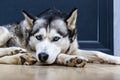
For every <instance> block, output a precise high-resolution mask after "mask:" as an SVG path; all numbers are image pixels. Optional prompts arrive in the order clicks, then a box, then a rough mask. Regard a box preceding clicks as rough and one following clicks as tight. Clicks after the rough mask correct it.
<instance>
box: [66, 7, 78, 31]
mask: <svg viewBox="0 0 120 80" xmlns="http://www.w3.org/2000/svg"><path fill="white" fill-rule="evenodd" d="M77 12H78V9H77V8H75V9H74V10H73V11H72V12H71V13H70V14H69V16H68V18H67V20H66V21H67V25H68V28H69V29H70V30H73V29H75V26H76V20H77Z"/></svg>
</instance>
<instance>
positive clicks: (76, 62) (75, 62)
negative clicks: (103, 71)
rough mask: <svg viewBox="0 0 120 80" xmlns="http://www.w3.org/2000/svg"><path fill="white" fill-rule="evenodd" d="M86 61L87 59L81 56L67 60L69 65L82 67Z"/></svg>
mask: <svg viewBox="0 0 120 80" xmlns="http://www.w3.org/2000/svg"><path fill="white" fill-rule="evenodd" d="M86 63H87V60H85V59H84V58H79V57H74V58H70V59H69V60H67V61H66V65H67V66H72V67H80V68H82V67H84V66H85V65H86Z"/></svg>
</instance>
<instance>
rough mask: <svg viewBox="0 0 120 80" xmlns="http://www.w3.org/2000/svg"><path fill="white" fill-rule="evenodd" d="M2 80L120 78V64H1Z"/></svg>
mask: <svg viewBox="0 0 120 80" xmlns="http://www.w3.org/2000/svg"><path fill="white" fill-rule="evenodd" d="M0 80H120V65H107V64H87V65H86V67H85V68H75V67H65V66H38V65H34V66H25V65H4V64H0Z"/></svg>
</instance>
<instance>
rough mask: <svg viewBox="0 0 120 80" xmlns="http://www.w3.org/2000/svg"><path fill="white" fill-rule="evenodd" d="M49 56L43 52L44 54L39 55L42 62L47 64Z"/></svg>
mask: <svg viewBox="0 0 120 80" xmlns="http://www.w3.org/2000/svg"><path fill="white" fill-rule="evenodd" d="M48 56H49V55H48V54H46V53H44V52H42V53H39V55H38V58H39V60H40V61H41V62H45V61H46V60H47V59H48Z"/></svg>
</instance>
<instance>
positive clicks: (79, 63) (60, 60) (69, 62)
mask: <svg viewBox="0 0 120 80" xmlns="http://www.w3.org/2000/svg"><path fill="white" fill-rule="evenodd" d="M56 63H57V64H61V65H66V66H71V67H84V66H85V64H86V60H85V59H84V58H82V57H78V56H76V55H67V54H59V55H58V57H57V59H56Z"/></svg>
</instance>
